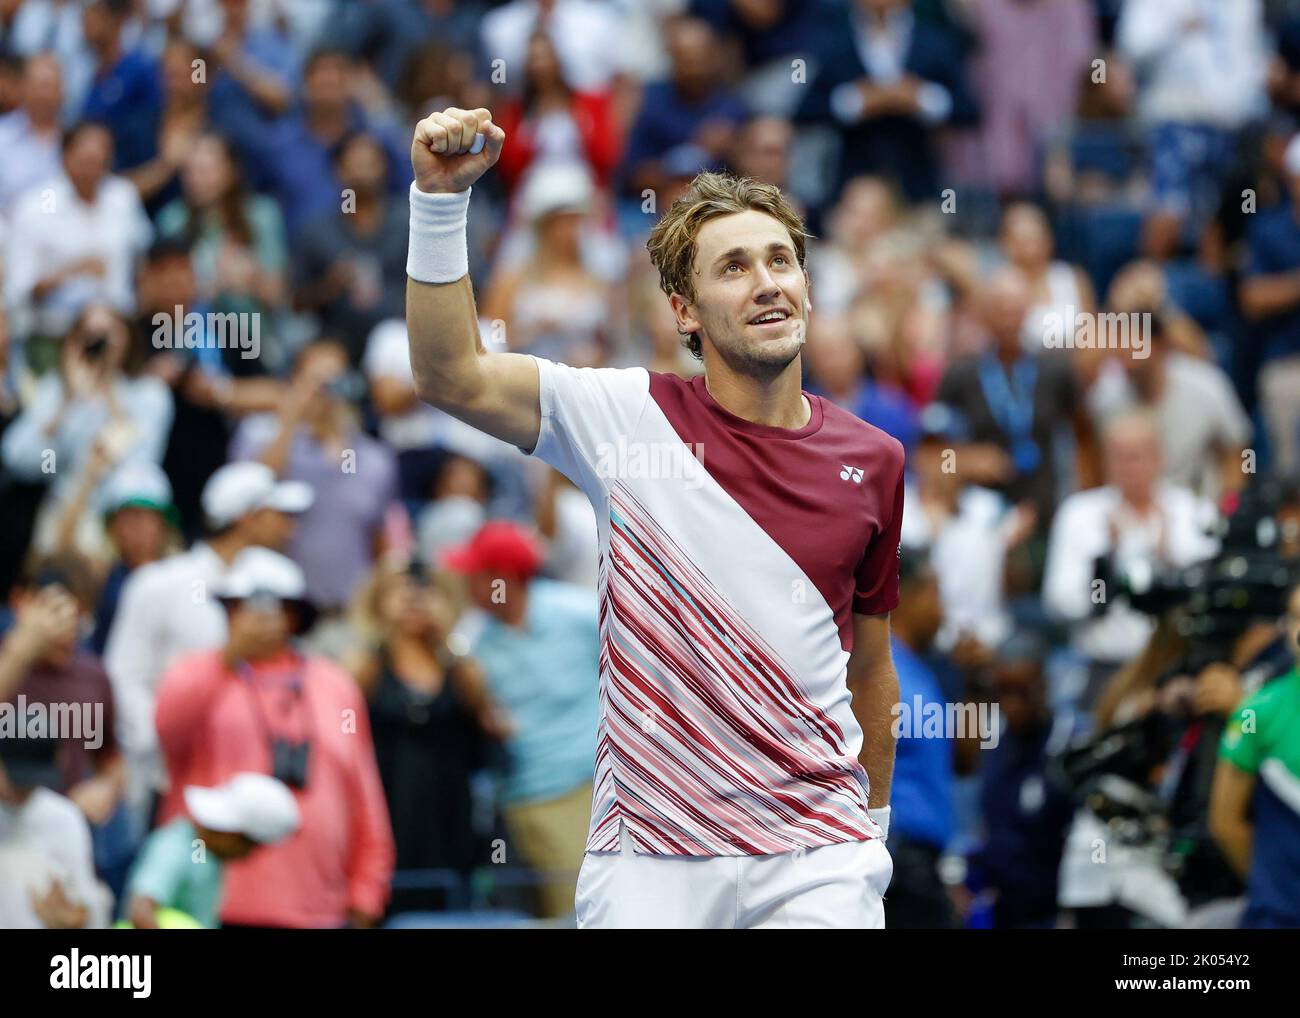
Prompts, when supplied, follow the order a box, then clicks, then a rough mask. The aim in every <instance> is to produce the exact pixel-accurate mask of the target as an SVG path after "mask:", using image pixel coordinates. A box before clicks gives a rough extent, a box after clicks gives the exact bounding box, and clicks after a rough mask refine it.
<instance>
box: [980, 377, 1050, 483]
mask: <svg viewBox="0 0 1300 1018" xmlns="http://www.w3.org/2000/svg"><path fill="white" fill-rule="evenodd" d="M979 373H980V386H981V388H983V390H984V401H985V402H986V403H987V404H988V408H989V413H990V414H992V415H993V419H994V420H995V421H996V422H997V424H998V427H1000V428H1001V429H1002V431H1003V432H1004V433H1005V434H1006V436H1007V438H1009V439H1010V440H1011V461H1012V463H1014V464H1015V467H1016V471H1017V473H1019V474H1020V475H1022V476H1023V475H1025V474H1032V473H1033V472H1034V471H1035V470H1037V469H1038V465H1039V463H1041V462H1042V452H1041V451H1040V450H1039V448H1038V443H1037V442H1035V441H1034V436H1033V429H1034V382H1035V380H1036V379H1037V377H1038V364H1037V362H1036V361H1035V360H1034V359H1033V358H1032V357H1021V358H1020V359H1019V360H1017V361H1016V362H1015V364H1013V365H1012V366H1011V377H1010V378H1008V377H1007V374H1006V372H1004V371H1003V370H1002V365H1001V364H1000V363H999V362H998V359H997V358H996V357H995V356H994V355H993V354H985V355H984V356H983V357H981V358H980V360H979Z"/></svg>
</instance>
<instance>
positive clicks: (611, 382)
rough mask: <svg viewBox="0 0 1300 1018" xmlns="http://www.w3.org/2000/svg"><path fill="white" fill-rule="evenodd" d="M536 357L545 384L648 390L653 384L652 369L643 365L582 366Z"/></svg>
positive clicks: (613, 391) (583, 388) (618, 391)
mask: <svg viewBox="0 0 1300 1018" xmlns="http://www.w3.org/2000/svg"><path fill="white" fill-rule="evenodd" d="M533 360H534V361H535V362H536V364H537V373H538V377H539V379H540V380H541V384H542V386H543V387H544V388H551V389H555V390H557V391H561V392H568V391H575V392H576V391H587V392H592V393H595V392H604V393H609V394H619V395H621V394H644V393H645V392H646V391H647V390H648V389H649V387H650V376H651V373H650V372H649V371H648V370H647V369H645V368H641V367H629V368H591V367H583V368H578V367H574V366H572V365H570V364H563V363H561V362H560V361H552V360H547V359H546V358H545V357H534V358H533Z"/></svg>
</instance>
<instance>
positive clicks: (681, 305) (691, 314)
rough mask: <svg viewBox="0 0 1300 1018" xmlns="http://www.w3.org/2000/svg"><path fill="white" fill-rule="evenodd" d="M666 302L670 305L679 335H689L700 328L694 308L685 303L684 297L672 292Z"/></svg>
mask: <svg viewBox="0 0 1300 1018" xmlns="http://www.w3.org/2000/svg"><path fill="white" fill-rule="evenodd" d="M668 303H669V304H671V305H672V309H673V317H674V318H676V319H677V334H678V335H679V336H689V335H690V334H691V333H693V332H699V331H700V329H701V328H702V326H701V324H700V320H699V319H698V318H696V317H695V309H694V308H693V307H692V306H691V305H690V304H689V303H687V300H686V298H685V297H683V296H682V295H681V294H678V293H674V294H672V295H670V296H669V298H668Z"/></svg>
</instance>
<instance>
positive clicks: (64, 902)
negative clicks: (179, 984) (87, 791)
mask: <svg viewBox="0 0 1300 1018" xmlns="http://www.w3.org/2000/svg"><path fill="white" fill-rule="evenodd" d="M55 752H56V746H55V740H53V739H40V738H32V739H0V926H3V927H4V928H5V929H9V930H38V929H50V930H79V929H83V928H94V927H102V926H104V925H106V924H107V920H108V905H107V902H106V900H105V899H106V897H107V895H106V894H105V892H104V890H103V888H102V886H101V885H100V884H99V882H98V881H97V880H96V879H95V866H94V853H93V851H92V848H91V843H90V829H89V828H88V827H87V825H86V818H85V817H84V816H83V815H82V814H81V811H80V810H78V809H77V807H76V806H74V805H73V804H72V803H71V802H69V801H68V800H67V799H65V798H64V797H63V796H62V795H60V794H59V793H58V791H57V789H58V788H59V787H60V785H59V781H60V776H59V768H58V765H57V764H56V763H55V762H54V754H55Z"/></svg>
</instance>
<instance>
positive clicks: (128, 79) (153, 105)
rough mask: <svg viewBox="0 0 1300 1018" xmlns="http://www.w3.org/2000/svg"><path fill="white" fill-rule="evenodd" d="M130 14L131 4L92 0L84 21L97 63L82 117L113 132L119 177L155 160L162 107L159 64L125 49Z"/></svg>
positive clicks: (124, 0)
mask: <svg viewBox="0 0 1300 1018" xmlns="http://www.w3.org/2000/svg"><path fill="white" fill-rule="evenodd" d="M130 13H131V3H130V0H91V2H90V3H89V4H87V5H86V7H85V9H84V10H83V11H82V15H81V23H82V31H83V33H84V35H85V40H86V45H87V46H88V47H89V49H90V51H91V52H92V53H93V54H94V57H95V62H96V66H95V73H94V80H93V81H92V82H91V86H90V92H89V94H87V96H86V103H85V106H84V107H83V108H82V111H81V116H82V119H85V120H93V121H96V122H98V123H102V124H104V125H106V126H107V127H108V129H109V130H110V131H112V133H113V140H114V148H113V151H114V155H115V159H116V161H115V163H114V168H115V169H116V170H118V171H119V172H121V171H123V170H129V169H131V168H133V167H136V166H139V165H141V164H142V163H145V162H148V160H149V158H150V156H152V155H153V151H154V144H155V138H156V136H157V130H158V118H159V117H160V116H161V114H162V105H163V98H162V82H161V80H160V77H159V73H158V65H157V63H156V62H155V61H154V60H153V58H152V57H150V56H149V55H148V54H147V53H146V52H145V51H144V50H143V49H141V48H135V47H131V46H129V45H128V44H127V43H126V39H125V37H124V34H123V28H124V26H125V24H126V21H127V18H128V16H129V15H130Z"/></svg>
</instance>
